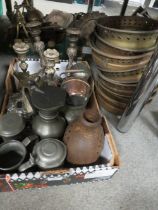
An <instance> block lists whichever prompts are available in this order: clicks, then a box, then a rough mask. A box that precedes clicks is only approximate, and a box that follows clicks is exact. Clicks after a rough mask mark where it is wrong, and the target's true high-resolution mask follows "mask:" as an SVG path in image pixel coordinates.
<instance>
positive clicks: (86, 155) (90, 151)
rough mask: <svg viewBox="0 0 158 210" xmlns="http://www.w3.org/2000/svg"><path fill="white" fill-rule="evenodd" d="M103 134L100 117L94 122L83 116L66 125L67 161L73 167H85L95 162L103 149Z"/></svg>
mask: <svg viewBox="0 0 158 210" xmlns="http://www.w3.org/2000/svg"><path fill="white" fill-rule="evenodd" d="M103 142H104V132H103V128H102V126H101V117H100V116H99V117H98V119H96V120H95V121H90V120H88V119H87V116H86V114H83V115H82V116H81V118H80V119H78V120H76V121H74V122H72V123H71V124H69V125H68V127H67V129H66V132H65V135H64V143H65V144H66V146H67V161H68V162H69V163H72V164H75V165H86V164H91V163H94V162H96V161H97V159H98V158H99V156H100V153H101V151H102V149H103Z"/></svg>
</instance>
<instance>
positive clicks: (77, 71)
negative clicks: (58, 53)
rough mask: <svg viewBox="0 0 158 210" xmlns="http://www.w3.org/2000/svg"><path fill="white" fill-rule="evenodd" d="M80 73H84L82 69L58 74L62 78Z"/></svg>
mask: <svg viewBox="0 0 158 210" xmlns="http://www.w3.org/2000/svg"><path fill="white" fill-rule="evenodd" d="M81 72H85V70H83V69H72V70H66V71H65V72H62V73H61V74H60V77H62V75H65V76H66V75H67V76H70V75H71V74H74V73H81Z"/></svg>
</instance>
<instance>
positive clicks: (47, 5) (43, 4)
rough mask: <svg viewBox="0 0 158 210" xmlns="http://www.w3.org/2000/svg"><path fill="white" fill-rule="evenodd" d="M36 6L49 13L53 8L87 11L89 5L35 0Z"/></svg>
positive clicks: (74, 11) (95, 8) (68, 10)
mask: <svg viewBox="0 0 158 210" xmlns="http://www.w3.org/2000/svg"><path fill="white" fill-rule="evenodd" d="M2 2H3V8H4V9H3V14H6V8H5V3H4V0H2ZM12 2H13V3H12V5H14V0H12ZM17 2H18V4H19V3H21V2H22V0H17ZM34 6H35V7H36V8H37V9H39V10H40V11H41V12H42V13H43V14H44V15H46V14H49V13H50V12H51V11H52V10H53V9H57V10H62V11H65V12H69V13H77V12H87V5H82V4H66V3H58V2H53V1H46V0H34ZM94 10H101V7H94Z"/></svg>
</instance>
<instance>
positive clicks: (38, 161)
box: [19, 138, 67, 172]
mask: <svg viewBox="0 0 158 210" xmlns="http://www.w3.org/2000/svg"><path fill="white" fill-rule="evenodd" d="M66 154H67V149H66V146H65V144H64V143H63V142H61V141H59V140H57V139H53V138H47V139H43V140H41V141H40V142H38V143H37V144H36V145H35V147H34V149H33V152H32V154H31V156H30V159H29V160H28V161H27V162H26V163H24V164H22V165H21V166H20V168H19V171H21V172H22V171H25V170H27V169H29V168H31V167H32V166H35V165H36V166H38V167H39V168H41V169H43V170H47V169H52V168H56V167H59V166H61V165H62V164H63V162H64V160H65V158H66Z"/></svg>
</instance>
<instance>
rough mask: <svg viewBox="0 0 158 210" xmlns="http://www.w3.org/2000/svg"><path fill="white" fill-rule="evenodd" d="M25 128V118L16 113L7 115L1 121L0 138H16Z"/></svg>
mask: <svg viewBox="0 0 158 210" xmlns="http://www.w3.org/2000/svg"><path fill="white" fill-rule="evenodd" d="M24 128H25V123H24V120H23V118H22V117H20V116H19V115H18V114H16V113H7V114H5V115H3V116H2V118H1V119H0V136H2V137H11V136H16V135H18V134H19V133H20V132H21V131H22V130H23V129H24Z"/></svg>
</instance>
